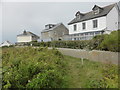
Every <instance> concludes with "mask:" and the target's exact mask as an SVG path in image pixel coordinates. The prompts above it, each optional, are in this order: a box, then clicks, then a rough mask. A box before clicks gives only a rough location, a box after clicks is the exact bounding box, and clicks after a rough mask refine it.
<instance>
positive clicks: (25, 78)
mask: <svg viewBox="0 0 120 90" xmlns="http://www.w3.org/2000/svg"><path fill="white" fill-rule="evenodd" d="M2 54H3V56H2V60H3V84H2V85H3V87H4V88H118V67H117V66H116V65H111V64H102V63H100V62H93V61H89V60H86V59H84V60H83V62H82V61H81V59H79V58H73V57H70V56H64V55H62V54H61V53H60V52H59V51H57V50H56V49H52V50H48V49H47V48H31V47H26V48H3V53H2Z"/></svg>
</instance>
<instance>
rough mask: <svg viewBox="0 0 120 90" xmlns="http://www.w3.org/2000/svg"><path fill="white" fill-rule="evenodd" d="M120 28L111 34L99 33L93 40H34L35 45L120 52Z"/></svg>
mask: <svg viewBox="0 0 120 90" xmlns="http://www.w3.org/2000/svg"><path fill="white" fill-rule="evenodd" d="M118 34H120V30H118V31H113V32H112V33H111V34H109V35H108V34H104V35H97V36H95V37H94V38H93V39H92V40H82V41H52V42H32V44H33V46H43V47H45V46H47V47H58V48H72V49H89V50H94V49H96V50H105V51H113V52H120V49H119V48H120V40H119V38H120V37H119V35H118Z"/></svg>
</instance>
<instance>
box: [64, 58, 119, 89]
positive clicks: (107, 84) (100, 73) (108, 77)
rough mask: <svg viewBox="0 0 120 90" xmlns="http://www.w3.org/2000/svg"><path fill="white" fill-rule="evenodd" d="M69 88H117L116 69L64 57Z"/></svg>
mask: <svg viewBox="0 0 120 90" xmlns="http://www.w3.org/2000/svg"><path fill="white" fill-rule="evenodd" d="M65 58H66V62H67V64H66V65H67V68H68V69H67V78H66V79H67V83H68V87H69V88H118V67H117V66H116V65H111V64H102V63H100V62H93V61H89V60H83V63H82V61H81V59H79V58H73V57H70V56H65Z"/></svg>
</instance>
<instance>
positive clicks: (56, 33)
mask: <svg viewBox="0 0 120 90" xmlns="http://www.w3.org/2000/svg"><path fill="white" fill-rule="evenodd" d="M67 34H69V30H68V29H67V28H66V27H65V25H63V24H62V23H58V24H47V25H45V29H44V30H42V32H41V41H43V42H47V41H55V40H56V41H57V40H63V36H64V35H67Z"/></svg>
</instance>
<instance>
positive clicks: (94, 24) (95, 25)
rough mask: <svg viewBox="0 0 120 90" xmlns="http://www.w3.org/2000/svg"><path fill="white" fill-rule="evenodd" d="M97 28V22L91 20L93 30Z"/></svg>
mask: <svg viewBox="0 0 120 90" xmlns="http://www.w3.org/2000/svg"><path fill="white" fill-rule="evenodd" d="M97 27H98V21H97V20H93V28H97Z"/></svg>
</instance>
